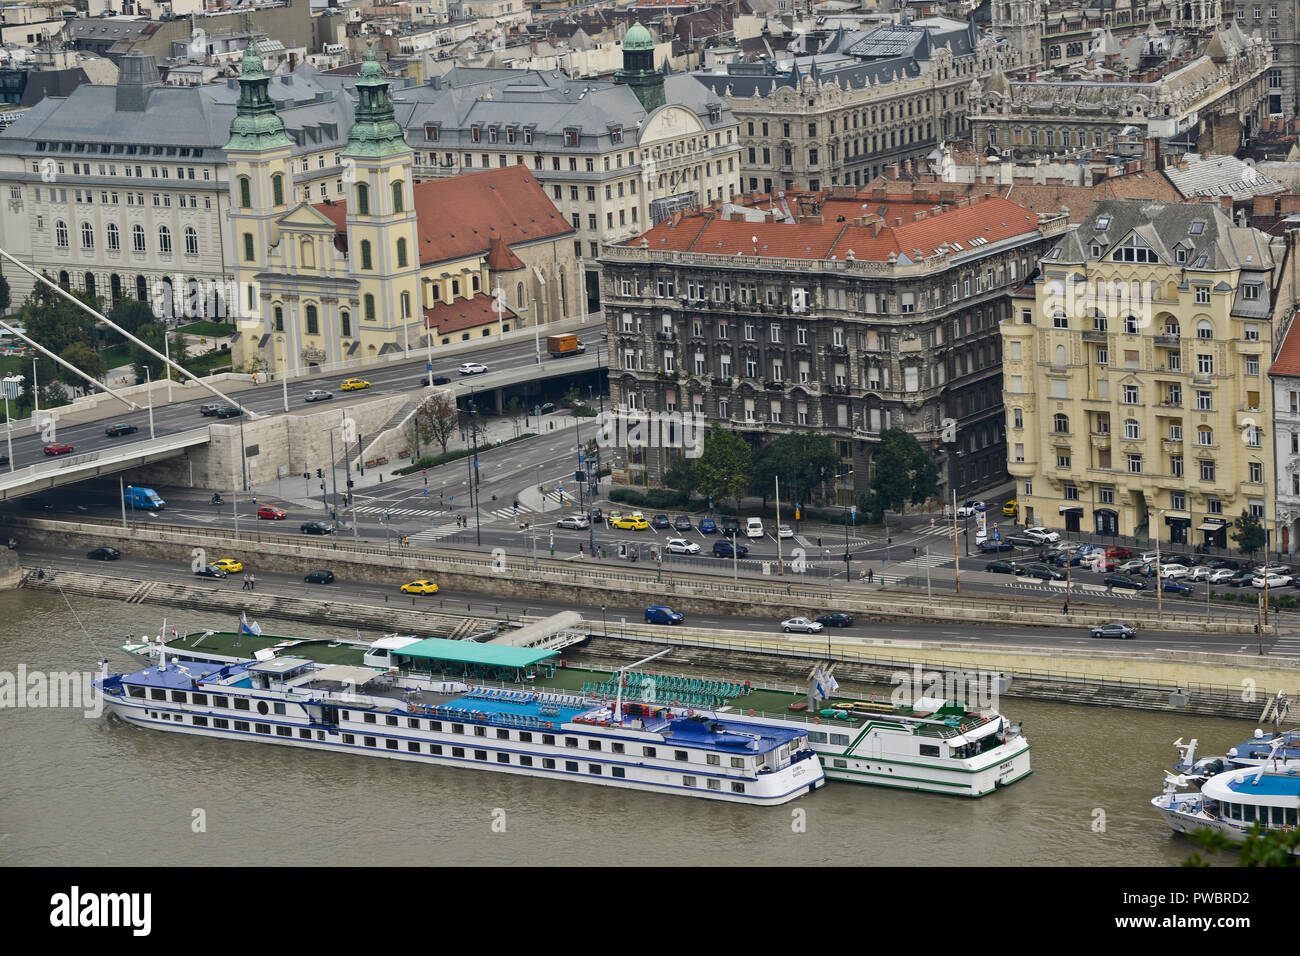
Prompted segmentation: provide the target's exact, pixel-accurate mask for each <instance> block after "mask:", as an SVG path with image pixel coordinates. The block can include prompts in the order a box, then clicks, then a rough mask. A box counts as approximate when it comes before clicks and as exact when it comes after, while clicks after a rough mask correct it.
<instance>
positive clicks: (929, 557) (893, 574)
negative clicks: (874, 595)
mask: <svg viewBox="0 0 1300 956" xmlns="http://www.w3.org/2000/svg"><path fill="white" fill-rule="evenodd" d="M950 561H952V558H950V557H948V556H947V555H943V554H918V555H917V556H916V557H914V558H909V559H908V560H906V561H900V562H898V563H897V564H895V565H893V566H892V567H889V568H886V569H882V570H880V571H878V572H876V573H875V575H874V576H875V579H876V580H877V581H879V582H880V583H881V584H897V583H898V582H900V581H902V580H904V579H906V578H909V577H911V576H912V573H913V572H915V571H924V570H925V569H926V568H941V567H943V566H944V565H945V564H948V563H949V562H950Z"/></svg>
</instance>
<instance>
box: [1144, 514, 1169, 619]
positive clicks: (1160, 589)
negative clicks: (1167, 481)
mask: <svg viewBox="0 0 1300 956" xmlns="http://www.w3.org/2000/svg"><path fill="white" fill-rule="evenodd" d="M1165 510H1166V509H1164V508H1161V509H1160V510H1159V511H1157V512H1156V513H1155V517H1156V518H1157V519H1158V518H1159V517H1160V516H1161V515H1162V514H1164V513H1165ZM1147 534H1151V517H1150V515H1148V516H1147ZM1151 537H1152V538H1153V539H1154V540H1155V543H1156V620H1159V619H1160V617H1161V613H1162V610H1163V603H1162V601H1161V597H1162V595H1163V593H1164V590H1165V581H1164V577H1163V575H1162V574H1161V572H1160V522H1159V521H1158V520H1157V521H1156V529H1155V534H1152V535H1151Z"/></svg>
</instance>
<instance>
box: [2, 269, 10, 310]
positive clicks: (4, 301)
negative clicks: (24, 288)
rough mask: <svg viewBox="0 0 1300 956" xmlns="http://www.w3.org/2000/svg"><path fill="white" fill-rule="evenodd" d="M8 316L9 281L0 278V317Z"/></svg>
mask: <svg viewBox="0 0 1300 956" xmlns="http://www.w3.org/2000/svg"><path fill="white" fill-rule="evenodd" d="M8 314H9V280H8V279H6V278H5V277H4V276H0V315H8Z"/></svg>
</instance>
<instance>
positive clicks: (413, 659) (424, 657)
mask: <svg viewBox="0 0 1300 956" xmlns="http://www.w3.org/2000/svg"><path fill="white" fill-rule="evenodd" d="M558 656H559V652H558V651H555V650H547V649H545V648H537V647H511V646H508V645H503V644H476V643H474V642H473V641H452V640H447V639H446V638H441V637H430V638H428V639H426V640H423V641H419V642H417V643H415V644H407V645H405V646H402V647H395V648H393V649H392V650H391V651H390V652H389V657H390V659H391V662H392V663H391V666H392V667H395V668H397V669H398V670H399V671H401V672H402V673H404V674H411V675H417V676H427V677H430V678H443V679H446V678H457V679H461V680H467V681H471V682H481V681H499V682H505V683H529V682H531V681H533V680H535V679H536V676H537V669H538V665H543V674H544V676H548V675H549V674H550V673H553V672H554V665H553V664H543V662H547V661H551V660H552V659H553V658H556V657H558Z"/></svg>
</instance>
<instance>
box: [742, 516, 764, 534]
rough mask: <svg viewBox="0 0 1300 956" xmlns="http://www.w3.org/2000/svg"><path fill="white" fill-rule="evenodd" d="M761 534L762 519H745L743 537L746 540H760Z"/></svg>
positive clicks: (762, 532)
mask: <svg viewBox="0 0 1300 956" xmlns="http://www.w3.org/2000/svg"><path fill="white" fill-rule="evenodd" d="M763 534H764V531H763V519H762V518H747V519H746V520H745V537H746V538H761V537H763Z"/></svg>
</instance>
